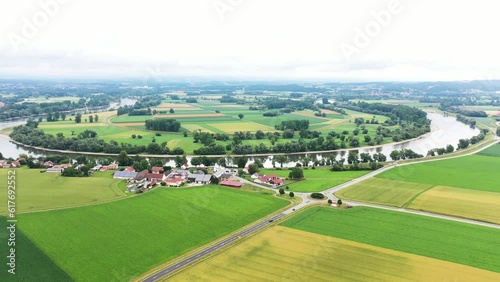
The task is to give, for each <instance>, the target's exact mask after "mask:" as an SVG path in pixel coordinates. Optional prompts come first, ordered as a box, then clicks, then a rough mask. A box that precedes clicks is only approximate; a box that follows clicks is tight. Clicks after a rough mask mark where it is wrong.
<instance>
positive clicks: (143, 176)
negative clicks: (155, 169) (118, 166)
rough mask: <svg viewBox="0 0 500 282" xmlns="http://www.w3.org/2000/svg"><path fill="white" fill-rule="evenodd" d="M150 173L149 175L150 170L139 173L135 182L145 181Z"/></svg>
mask: <svg viewBox="0 0 500 282" xmlns="http://www.w3.org/2000/svg"><path fill="white" fill-rule="evenodd" d="M148 173H149V172H148V170H147V169H145V170H143V171H141V172H138V173H137V175H136V176H135V178H134V179H135V180H138V181H140V180H143V179H144V178H146V175H147V174H148Z"/></svg>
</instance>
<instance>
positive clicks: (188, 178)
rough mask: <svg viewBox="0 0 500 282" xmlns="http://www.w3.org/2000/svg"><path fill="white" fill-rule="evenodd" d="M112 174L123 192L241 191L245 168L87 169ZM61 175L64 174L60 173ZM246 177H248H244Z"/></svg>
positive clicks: (11, 164)
mask: <svg viewBox="0 0 500 282" xmlns="http://www.w3.org/2000/svg"><path fill="white" fill-rule="evenodd" d="M25 164H26V160H25V159H24V158H18V159H16V160H13V161H7V160H0V168H16V167H21V166H23V165H25ZM36 165H37V168H42V169H44V170H42V171H41V172H47V173H61V174H63V172H64V170H65V169H68V168H72V169H75V170H81V169H82V168H83V167H84V166H85V165H84V164H81V163H77V162H76V161H70V162H69V163H61V164H56V163H54V162H52V161H50V160H47V161H39V162H37V163H36ZM97 171H99V172H105V171H114V173H113V178H115V179H123V180H126V181H127V190H126V192H135V193H142V192H144V191H145V190H147V189H151V188H154V187H156V186H159V187H170V188H179V187H183V186H186V187H193V186H202V185H207V184H219V185H222V186H227V187H232V188H241V187H242V186H243V185H244V183H243V182H242V178H241V176H243V175H249V171H248V166H247V167H245V168H243V169H237V168H226V167H223V166H218V165H215V166H210V167H207V166H204V165H203V164H201V165H198V166H193V165H189V164H188V163H185V164H183V165H182V166H181V167H180V168H171V167H169V166H165V167H163V166H152V167H150V169H143V170H140V171H136V169H135V168H134V167H133V166H126V167H123V166H119V165H118V163H116V162H113V163H110V164H108V165H101V164H97V165H95V166H94V167H92V168H91V169H90V173H93V172H97ZM63 176H64V174H63ZM247 178H248V177H247ZM249 180H250V181H252V182H254V183H256V184H261V185H266V186H268V187H270V188H276V187H278V186H282V185H283V184H284V183H285V179H284V178H280V177H278V176H276V175H275V174H268V175H264V174H259V173H257V172H256V173H254V174H252V175H250V176H249Z"/></svg>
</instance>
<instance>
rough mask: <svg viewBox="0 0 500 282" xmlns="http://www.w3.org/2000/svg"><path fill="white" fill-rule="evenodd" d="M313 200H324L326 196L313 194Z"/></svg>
mask: <svg viewBox="0 0 500 282" xmlns="http://www.w3.org/2000/svg"><path fill="white" fill-rule="evenodd" d="M311 198H313V199H323V198H325V195H323V194H322V193H312V194H311Z"/></svg>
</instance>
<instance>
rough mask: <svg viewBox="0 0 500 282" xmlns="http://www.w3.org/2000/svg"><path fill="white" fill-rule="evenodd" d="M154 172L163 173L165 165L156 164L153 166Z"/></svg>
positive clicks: (152, 170)
mask: <svg viewBox="0 0 500 282" xmlns="http://www.w3.org/2000/svg"><path fill="white" fill-rule="evenodd" d="M151 172H152V173H162V172H163V167H162V166H154V167H152V168H151Z"/></svg>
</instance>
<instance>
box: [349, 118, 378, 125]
mask: <svg viewBox="0 0 500 282" xmlns="http://www.w3.org/2000/svg"><path fill="white" fill-rule="evenodd" d="M354 123H356V125H357V126H360V125H362V124H378V120H376V119H375V116H373V117H372V119H371V120H370V119H366V120H365V119H364V118H362V117H357V118H355V119H354Z"/></svg>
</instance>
